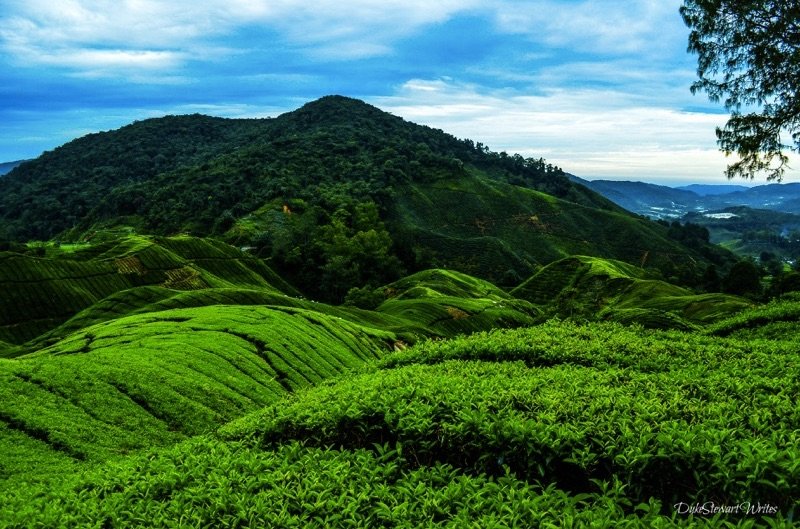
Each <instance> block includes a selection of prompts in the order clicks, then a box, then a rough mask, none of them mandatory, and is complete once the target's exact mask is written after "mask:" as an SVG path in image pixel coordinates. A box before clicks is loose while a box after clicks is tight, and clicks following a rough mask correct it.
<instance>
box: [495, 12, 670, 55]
mask: <svg viewBox="0 0 800 529" xmlns="http://www.w3.org/2000/svg"><path fill="white" fill-rule="evenodd" d="M680 5H681V2H680V1H679V0H668V1H665V0H635V1H626V2H620V1H618V0H582V1H578V2H563V1H557V0H542V1H537V2H513V1H507V2H503V3H502V4H501V5H500V7H499V9H498V11H497V24H498V26H499V27H500V28H501V29H503V30H504V31H507V32H511V33H520V34H524V35H527V36H529V37H530V38H531V39H532V40H534V41H537V42H542V43H545V44H547V45H548V46H551V47H556V48H566V49H570V50H573V51H578V52H589V53H593V54H596V53H609V54H628V53H638V54H642V53H649V52H652V51H658V50H663V49H664V46H669V45H671V43H672V41H674V39H676V38H680V39H682V40H683V42H685V34H684V32H683V23H682V22H681V20H680V16H679V14H678V8H679V7H680ZM676 28H677V29H680V30H681V32H680V34H678V33H676V31H675V29H676Z"/></svg>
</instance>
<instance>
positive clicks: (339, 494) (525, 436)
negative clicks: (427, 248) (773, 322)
mask: <svg viewBox="0 0 800 529" xmlns="http://www.w3.org/2000/svg"><path fill="white" fill-rule="evenodd" d="M176 315H178V314H176ZM192 317H194V315H192ZM244 346H245V347H246V344H244ZM795 349H796V348H795V345H794V344H793V343H792V342H791V341H781V340H775V341H771V342H768V341H765V340H760V339H755V340H752V341H749V340H747V339H746V338H740V339H731V338H720V337H706V336H701V335H697V334H687V333H681V332H675V331H672V332H669V333H664V332H647V331H642V330H641V329H638V330H637V329H627V328H625V327H622V326H620V325H618V324H609V323H602V324H599V323H595V324H591V325H576V324H571V323H566V322H550V323H548V324H546V325H543V326H539V327H534V328H528V329H520V330H514V331H503V332H492V333H482V334H478V335H473V336H468V337H462V338H458V339H455V340H450V341H440V342H426V343H425V344H422V345H420V346H417V347H415V348H412V349H409V350H406V351H403V352H400V353H394V354H391V355H388V356H386V357H384V359H383V360H379V361H378V362H377V363H374V364H372V365H370V366H369V367H367V368H365V369H363V370H362V371H361V372H360V373H357V374H354V375H352V376H348V377H345V378H343V379H340V380H337V381H331V382H327V383H325V384H323V385H321V386H318V387H315V388H311V389H308V390H303V391H300V392H298V393H296V394H295V395H294V396H293V397H292V398H290V399H280V400H274V401H273V402H272V403H270V404H268V405H267V406H265V407H263V408H262V409H260V410H259V411H256V412H254V413H252V414H249V415H247V416H245V417H243V418H241V419H238V420H235V421H233V422H231V423H229V424H227V425H226V426H224V427H222V428H220V429H219V430H218V431H217V432H216V433H212V434H206V435H203V436H198V437H194V438H193V439H190V440H188V441H185V442H182V443H179V444H176V445H174V446H172V447H170V448H168V449H159V450H153V451H150V452H148V453H145V454H141V455H136V456H132V457H126V458H122V459H118V460H115V461H109V462H107V463H104V464H100V465H96V466H95V467H93V468H91V469H89V470H88V471H86V472H83V473H80V474H78V473H70V474H65V475H64V476H63V477H61V478H60V479H58V480H55V481H53V482H50V483H44V484H36V483H20V482H15V483H14V486H12V487H6V488H0V498H2V501H0V520H3V521H5V522H6V523H7V524H8V525H9V526H11V527H22V526H28V525H34V524H35V525H37V526H43V527H45V526H62V527H83V526H90V525H93V524H98V523H102V524H104V525H106V526H112V527H144V526H148V527H169V526H172V525H174V523H175V522H176V520H181V523H184V524H186V525H190V526H206V525H209V524H213V525H225V526H227V527H234V526H244V527H248V526H249V527H252V526H270V527H271V526H275V527H278V526H280V527H300V526H303V527H336V526H356V527H376V526H398V527H419V526H432V527H435V526H445V525H452V526H465V527H466V526H470V527H471V526H480V527H492V526H501V527H511V526H525V527H535V526H544V525H547V526H550V525H552V526H561V525H563V521H564V520H565V519H569V520H571V521H572V522H573V523H574V524H575V525H576V526H609V527H610V526H614V527H631V528H639V527H642V528H644V527H665V528H666V527H737V526H742V527H755V526H762V525H764V526H766V525H767V524H769V526H771V527H780V528H789V527H792V524H793V523H794V522H793V519H792V517H793V513H794V512H796V510H797V509H798V508H800V504H798V501H797V498H798V497H800V490H798V485H797V484H798V483H800V480H799V479H798V478H800V476H798V468H797V464H796V462H797V459H798V457H800V454H798V453H797V429H796V403H795V399H794V395H795V394H796V393H797V390H798V388H797V383H798V382H797V381H798V380H800V378H798V368H799V367H800V366H798V363H797V355H796V351H795ZM72 356H73V357H74V358H79V356H75V355H72ZM743 372H747V373H748V376H746V377H743V376H742V373H743ZM708 498H713V502H714V503H713V505H741V504H743V503H746V506H745V507H741V509H740V510H736V511H730V512H728V511H726V512H718V513H716V514H714V515H711V514H709V515H708V516H706V515H704V514H702V513H690V512H689V511H688V508H689V507H690V506H693V505H695V504H699V505H702V504H703V503H704V502H706V501H709V502H710V501H712V500H708ZM752 498H758V500H757V501H758V505H755V504H754V503H753V500H752ZM680 506H683V507H680ZM681 509H683V510H681Z"/></svg>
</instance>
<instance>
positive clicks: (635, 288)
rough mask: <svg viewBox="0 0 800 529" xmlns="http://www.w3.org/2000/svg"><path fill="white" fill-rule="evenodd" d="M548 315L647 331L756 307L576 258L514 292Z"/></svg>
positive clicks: (625, 266)
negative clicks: (595, 321)
mask: <svg viewBox="0 0 800 529" xmlns="http://www.w3.org/2000/svg"><path fill="white" fill-rule="evenodd" d="M511 295H513V296H515V297H518V298H522V299H526V300H528V301H531V302H532V303H534V304H535V305H537V306H540V307H543V308H544V310H545V311H546V313H549V314H550V315H555V316H562V317H564V316H569V317H571V318H577V319H582V320H590V321H591V320H606V321H618V322H621V323H626V324H632V323H635V324H638V325H642V326H644V327H648V328H661V329H670V328H683V329H692V328H696V326H698V325H705V324H708V323H712V322H714V321H717V320H719V319H721V318H724V317H726V316H729V315H733V314H735V313H737V312H739V311H741V310H743V309H746V308H749V307H751V306H752V303H751V302H749V301H747V300H744V299H741V298H738V297H735V296H728V295H724V294H716V293H709V294H696V293H694V292H692V291H690V290H687V289H685V288H681V287H678V286H675V285H672V284H670V283H667V282H665V281H661V280H658V279H654V278H652V277H648V275H647V274H646V273H645V272H644V271H643V270H642V269H641V268H636V267H634V266H631V265H629V264H627V263H623V262H620V261H613V260H607V259H600V258H596V257H587V256H572V257H568V258H566V259H562V260H559V261H556V262H554V263H551V264H549V265H547V266H546V267H544V268H542V269H541V270H540V271H539V272H537V273H536V274H535V275H534V276H533V277H531V278H529V279H528V280H527V281H525V282H524V283H522V284H521V285H520V286H519V287H517V288H515V289H514V290H512V291H511Z"/></svg>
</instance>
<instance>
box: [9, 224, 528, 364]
mask: <svg viewBox="0 0 800 529" xmlns="http://www.w3.org/2000/svg"><path fill="white" fill-rule="evenodd" d="M104 236H105V237H106V238H107V240H99V239H101V238H103V237H104ZM97 239H98V241H96V242H95V243H86V244H82V245H65V244H62V245H59V246H55V245H50V246H34V247H33V248H32V249H26V247H22V249H26V251H27V252H28V253H19V252H0V298H1V299H2V303H0V358H2V357H14V356H20V355H24V354H27V353H31V352H34V351H37V350H39V349H41V348H43V347H47V346H50V345H53V344H55V343H58V342H60V341H61V340H63V339H65V338H67V337H69V336H71V335H73V334H74V333H77V332H84V330H85V329H86V328H88V327H90V326H93V325H96V324H99V323H103V322H109V321H112V320H117V319H119V318H123V317H127V316H133V315H139V314H149V313H160V312H161V311H166V310H172V309H184V308H195V307H196V308H201V307H209V306H220V305H229V306H271V307H281V308H286V309H297V310H308V311H313V312H315V313H320V314H323V315H325V316H329V317H333V318H336V319H337V320H342V321H348V322H352V323H354V324H357V325H364V326H367V327H373V328H380V329H385V330H391V331H392V332H394V333H397V335H398V338H402V340H404V341H405V342H407V343H413V342H415V341H416V340H418V339H420V338H423V337H439V338H442V337H449V336H453V335H455V334H458V333H463V332H472V331H475V330H487V329H490V328H494V327H496V326H501V327H507V326H508V327H514V326H522V325H530V324H533V323H536V322H537V321H539V319H540V316H541V313H540V311H539V310H538V309H537V308H536V307H534V306H532V305H531V304H530V303H527V302H525V301H522V300H515V299H512V298H511V297H510V296H508V295H507V294H505V293H504V292H503V291H502V290H500V289H499V288H497V287H495V286H494V285H492V284H490V283H488V282H485V281H482V280H479V279H477V278H474V277H470V276H467V275H465V274H461V273H458V272H454V271H446V270H429V271H425V272H420V273H418V274H416V275H414V276H412V277H408V278H405V279H403V280H401V281H399V282H397V283H394V284H390V285H388V286H384V287H381V288H380V289H376V291H375V293H374V294H372V295H371V296H370V298H371V299H372V301H371V302H370V305H369V306H368V307H366V308H371V309H377V310H376V311H369V310H362V309H361V308H358V305H359V304H358V303H352V304H350V305H346V306H340V307H335V306H331V305H326V304H324V303H317V302H314V301H311V300H307V299H305V298H302V296H300V295H299V293H298V292H297V291H296V290H294V289H293V288H292V287H291V286H290V285H288V284H287V283H286V282H285V281H283V280H282V279H281V278H280V277H279V276H278V275H277V274H275V272H274V271H273V270H272V269H271V268H269V267H268V266H267V265H265V264H264V262H263V261H262V260H260V259H258V258H256V257H254V256H252V255H250V254H248V253H246V252H242V251H241V250H239V249H237V248H234V247H231V246H229V245H227V244H225V243H222V242H220V241H217V240H214V239H202V238H196V237H189V236H177V237H161V236H141V235H130V234H119V233H117V234H115V235H112V234H108V235H101V234H98V235H97ZM434 289H438V291H437V290H434ZM365 290H366V289H365ZM423 292H424V295H423V294H422V293H423ZM384 302H385V303H384ZM498 302H502V303H499V304H498ZM379 305H380V307H379ZM400 306H403V307H405V308H404V309H402V310H400V309H398V307H400ZM411 307H414V308H411Z"/></svg>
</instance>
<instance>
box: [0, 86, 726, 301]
mask: <svg viewBox="0 0 800 529" xmlns="http://www.w3.org/2000/svg"><path fill="white" fill-rule="evenodd" d="M118 226H131V227H133V228H134V229H135V230H137V231H139V232H141V233H151V234H157V235H173V234H176V233H189V234H192V235H196V236H205V235H209V234H213V235H216V236H218V237H221V238H223V239H224V240H226V241H227V242H230V243H233V244H235V245H237V246H248V247H253V248H255V250H256V251H257V253H258V255H259V256H261V257H263V258H267V259H270V264H271V266H272V268H274V269H275V270H276V271H277V272H278V273H279V274H280V275H281V276H282V277H284V278H285V279H287V280H288V281H289V282H290V283H292V284H293V285H295V286H297V287H298V288H300V290H301V291H303V293H304V294H306V295H307V296H310V297H314V298H316V299H320V300H325V301H331V302H337V303H338V302H341V301H342V300H343V299H344V298H345V296H346V294H347V292H348V291H349V290H350V289H351V288H353V287H359V288H361V287H365V286H369V287H371V288H376V287H378V286H380V285H384V284H387V283H390V282H392V281H395V280H397V279H399V278H400V277H402V276H403V275H404V274H405V273H413V272H416V271H420V270H423V269H426V268H432V267H436V268H447V269H455V270H460V271H462V272H465V273H468V274H470V275H477V276H479V277H482V278H483V279H487V280H490V281H492V282H493V283H496V284H500V285H502V286H508V287H511V286H515V285H516V284H517V283H518V282H519V281H520V280H522V279H523V278H525V277H528V276H529V275H530V274H532V273H533V272H535V270H536V269H537V268H538V267H539V266H542V265H544V264H547V263H548V262H551V261H553V260H554V259H558V258H561V257H565V256H566V255H570V254H574V253H581V254H595V253H596V254H598V255H602V256H604V257H609V258H614V259H621V260H624V261H627V262H631V263H641V262H643V261H644V262H645V265H646V266H652V267H655V268H659V269H661V270H662V271H663V272H665V275H666V276H668V277H672V278H675V279H677V280H681V281H683V280H686V281H689V282H691V281H692V278H696V277H699V276H700V275H701V274H702V272H703V270H704V268H705V267H706V266H707V265H708V264H709V263H710V262H714V263H715V264H716V265H717V266H718V267H721V268H725V267H726V266H727V265H729V264H730V263H731V262H732V257H731V256H730V254H726V253H725V252H722V251H720V250H717V249H714V248H712V247H711V246H708V245H702V244H701V245H700V246H701V247H696V248H691V247H687V245H686V244H684V242H683V241H675V240H671V239H670V238H669V236H668V233H667V230H666V229H665V228H664V227H661V226H657V225H655V224H653V223H650V222H648V221H646V220H643V219H635V218H632V217H630V216H629V215H628V214H627V213H625V212H624V211H622V210H621V209H620V208H619V207H617V206H616V205H614V204H613V203H612V202H610V201H609V200H607V199H605V198H603V197H601V196H600V195H598V194H597V193H594V192H592V191H590V190H589V189H587V188H586V187H584V186H583V185H580V184H576V183H573V182H571V181H570V180H569V179H568V178H567V177H566V175H565V174H564V173H563V171H561V169H559V168H557V167H554V166H552V165H551V164H548V163H547V162H546V161H545V160H543V159H541V158H540V159H532V158H527V159H526V158H523V157H521V156H519V155H509V154H507V153H496V152H492V151H490V150H489V149H488V148H487V147H486V146H484V145H482V144H480V143H476V142H474V141H472V140H460V139H457V138H454V137H453V136H451V135H449V134H446V133H444V132H442V131H440V130H436V129H431V128H429V127H424V126H419V125H415V124H413V123H409V122H406V121H404V120H403V119H401V118H399V117H396V116H392V115H390V114H388V113H385V112H383V111H381V110H379V109H377V108H375V107H372V106H370V105H367V104H365V103H363V102H361V101H357V100H353V99H348V98H344V97H339V96H328V97H324V98H322V99H320V100H318V101H314V102H311V103H308V104H307V105H305V106H303V107H302V108H300V109H298V110H296V111H293V112H289V113H286V114H283V115H281V116H279V117H277V118H273V119H259V120H225V119H220V118H210V117H205V116H199V115H194V116H170V117H166V118H160V119H153V120H146V121H143V122H138V123H134V124H132V125H129V126H127V127H123V128H122V129H119V130H117V131H111V132H106V133H100V134H93V135H90V136H87V137H84V138H80V139H78V140H75V141H73V142H70V143H68V144H66V145H64V146H62V147H60V148H58V149H56V150H54V151H52V152H48V153H45V154H44V155H42V156H41V157H40V158H38V159H37V160H33V161H31V162H29V163H26V164H23V165H21V166H20V167H18V168H17V169H16V170H15V171H14V172H13V173H11V174H9V175H8V176H7V177H5V178H3V180H2V181H0V239H2V238H6V239H11V240H16V241H27V240H31V239H39V240H50V239H52V238H55V237H57V238H58V239H60V240H62V241H80V240H85V239H86V238H88V237H91V236H92V233H94V232H95V231H98V230H101V231H102V230H103V229H107V228H109V227H118ZM476 256H480V257H479V259H476ZM675 268H677V270H674V269H675Z"/></svg>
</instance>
